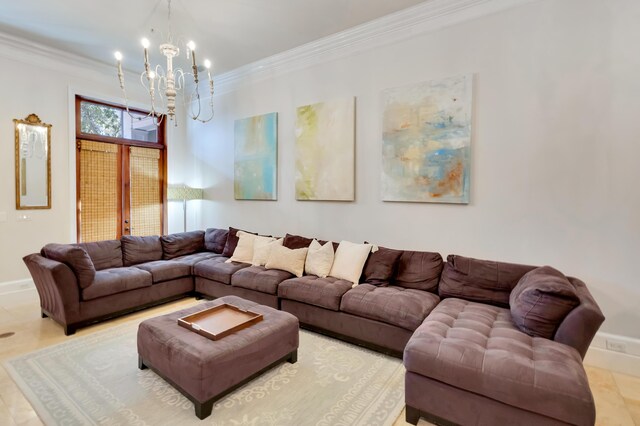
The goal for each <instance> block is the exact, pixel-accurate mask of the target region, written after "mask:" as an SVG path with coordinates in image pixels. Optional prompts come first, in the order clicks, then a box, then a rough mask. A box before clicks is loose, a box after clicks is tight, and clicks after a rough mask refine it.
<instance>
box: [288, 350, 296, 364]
mask: <svg viewBox="0 0 640 426" xmlns="http://www.w3.org/2000/svg"><path fill="white" fill-rule="evenodd" d="M287 362H288V363H290V364H295V363H296V362H298V350H297V349H296V350H295V351H293V352H291V354H290V355H289V358H288V359H287Z"/></svg>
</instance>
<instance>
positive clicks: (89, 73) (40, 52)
mask: <svg viewBox="0 0 640 426" xmlns="http://www.w3.org/2000/svg"><path fill="white" fill-rule="evenodd" d="M0 57H3V58H6V59H10V60H15V61H19V62H23V63H27V64H29V65H34V66H38V67H42V68H47V69H50V70H53V71H59V72H63V73H65V74H69V75H72V76H75V77H83V78H89V79H93V80H95V79H96V76H98V77H100V78H104V77H112V78H113V79H114V81H116V82H117V80H116V76H117V74H116V67H115V65H113V66H111V65H108V64H105V63H104V62H100V61H96V60H93V59H89V58H87V57H84V56H80V55H76V54H73V53H70V52H67V51H65V50H61V49H56V48H53V47H49V46H46V45H44V44H41V43H36V42H33V41H31V40H27V39H25V38H22V37H16V36H14V35H11V34H7V33H3V32H0ZM124 73H125V74H126V75H127V77H129V78H136V79H137V78H138V77H139V74H138V73H134V72H132V71H129V70H125V71H124ZM116 84H117V83H116Z"/></svg>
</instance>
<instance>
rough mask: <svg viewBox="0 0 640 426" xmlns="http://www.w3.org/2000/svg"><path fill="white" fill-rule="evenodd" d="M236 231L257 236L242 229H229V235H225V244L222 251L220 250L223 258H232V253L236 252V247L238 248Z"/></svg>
mask: <svg viewBox="0 0 640 426" xmlns="http://www.w3.org/2000/svg"><path fill="white" fill-rule="evenodd" d="M238 231H243V232H246V233H248V234H254V235H257V233H255V232H249V231H245V230H243V229H237V228H232V227H229V233H228V234H227V242H226V243H225V244H224V250H222V255H223V256H225V257H231V256H233V252H234V251H236V247H237V246H238V240H239V237H238Z"/></svg>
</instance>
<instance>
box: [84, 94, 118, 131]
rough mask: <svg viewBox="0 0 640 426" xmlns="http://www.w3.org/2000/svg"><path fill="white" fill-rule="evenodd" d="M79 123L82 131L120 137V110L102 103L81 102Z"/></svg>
mask: <svg viewBox="0 0 640 426" xmlns="http://www.w3.org/2000/svg"><path fill="white" fill-rule="evenodd" d="M80 125H81V130H82V132H83V133H90V134H94V135H102V136H111V137H114V138H121V137H122V117H121V111H119V110H117V109H115V108H109V107H107V106H103V105H96V104H92V103H88V102H82V103H81V105H80Z"/></svg>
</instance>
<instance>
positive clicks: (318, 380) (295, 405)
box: [5, 323, 404, 426]
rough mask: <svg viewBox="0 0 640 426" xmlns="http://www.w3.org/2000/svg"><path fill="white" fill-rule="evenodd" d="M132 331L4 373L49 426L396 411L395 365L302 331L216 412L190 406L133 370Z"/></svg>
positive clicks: (349, 418) (318, 417)
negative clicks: (280, 358) (204, 414)
mask: <svg viewBox="0 0 640 426" xmlns="http://www.w3.org/2000/svg"><path fill="white" fill-rule="evenodd" d="M136 332H137V323H135V324H132V323H130V324H124V325H121V326H116V327H114V328H111V329H109V330H106V331H102V332H98V333H95V334H92V335H89V336H86V337H79V338H75V339H73V340H70V341H69V342H65V343H62V344H59V345H56V346H52V347H49V348H45V349H42V350H39V351H37V352H32V353H29V354H26V355H23V356H20V357H17V358H14V359H11V360H9V361H6V362H5V368H6V369H7V371H8V372H9V374H10V375H11V377H12V378H13V380H15V382H16V383H17V384H18V386H19V387H20V389H21V390H22V392H23V393H24V394H25V396H26V397H27V399H28V400H29V401H30V402H31V404H32V405H33V407H34V409H35V410H36V412H37V413H38V415H39V416H40V418H41V419H42V420H43V421H44V423H45V424H47V425H58V424H59V425H76V424H77V425H87V424H96V425H97V424H100V425H137V426H142V425H169V424H171V425H187V424H194V425H196V424H197V425H234V426H235V425H254V426H260V425H296V426H300V425H391V424H393V422H394V421H395V419H396V418H397V417H398V415H399V414H400V412H401V411H402V408H403V406H404V368H403V366H402V362H401V361H400V360H399V359H395V358H391V357H388V356H386V355H382V354H379V353H376V352H373V351H369V350H367V349H364V348H360V347H357V346H354V345H350V344H348V343H344V342H341V341H338V340H335V339H331V338H328V337H325V336H322V335H318V334H315V333H311V332H307V331H301V332H300V348H299V350H298V362H297V363H296V364H289V363H284V364H281V365H279V366H277V367H275V368H273V369H272V370H270V371H268V372H267V373H265V374H263V375H261V376H260V377H258V378H257V379H255V380H253V381H251V382H250V383H248V384H247V385H245V386H243V387H242V388H239V389H237V390H236V391H235V392H233V393H231V394H229V395H228V396H226V397H225V398H223V399H221V400H220V401H218V403H216V404H215V405H214V408H213V413H212V415H211V416H210V417H208V418H206V419H205V420H202V421H201V420H198V418H197V417H195V414H194V408H193V404H192V403H191V402H190V401H189V400H187V399H186V398H185V397H184V396H183V395H182V394H181V393H179V392H178V391H176V390H175V389H174V388H173V387H171V386H170V385H169V384H167V383H166V382H165V381H164V380H162V379H161V378H160V377H158V376H157V375H156V374H155V373H153V372H152V371H151V370H143V371H141V370H138V367H137V363H138V355H137V349H136Z"/></svg>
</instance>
